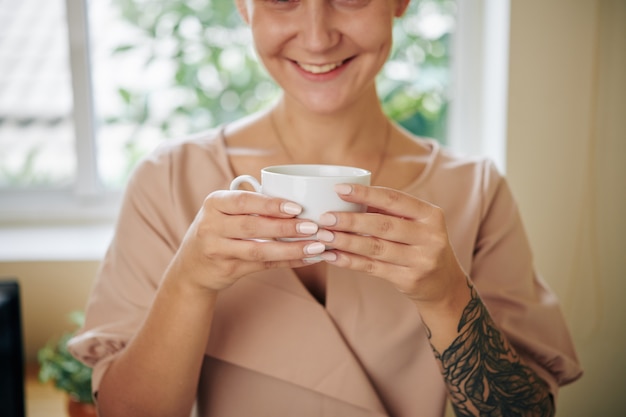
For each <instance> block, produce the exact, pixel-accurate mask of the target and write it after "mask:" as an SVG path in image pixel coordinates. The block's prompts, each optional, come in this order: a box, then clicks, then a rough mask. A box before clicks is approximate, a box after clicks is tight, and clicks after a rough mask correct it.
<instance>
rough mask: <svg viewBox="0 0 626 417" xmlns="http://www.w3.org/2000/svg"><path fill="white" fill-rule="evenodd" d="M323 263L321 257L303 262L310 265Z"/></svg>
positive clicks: (303, 260) (306, 259)
mask: <svg viewBox="0 0 626 417" xmlns="http://www.w3.org/2000/svg"><path fill="white" fill-rule="evenodd" d="M322 261H323V259H322V257H321V256H314V257H312V258H304V259H302V262H304V263H305V264H309V265H311V264H316V263H319V262H322Z"/></svg>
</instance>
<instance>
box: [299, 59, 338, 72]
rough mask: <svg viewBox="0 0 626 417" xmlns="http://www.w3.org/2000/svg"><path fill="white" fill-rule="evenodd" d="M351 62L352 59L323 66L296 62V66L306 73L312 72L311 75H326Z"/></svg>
mask: <svg viewBox="0 0 626 417" xmlns="http://www.w3.org/2000/svg"><path fill="white" fill-rule="evenodd" d="M349 60H350V59H345V60H343V61H339V62H333V63H331V64H323V65H316V64H305V63H304V62H296V64H297V65H298V66H299V67H300V68H302V69H303V70H305V71H306V72H310V73H311V74H326V73H327V72H331V71H332V70H334V69H337V68H339V67H340V66H342V65H343V64H345V63H346V62H348V61H349Z"/></svg>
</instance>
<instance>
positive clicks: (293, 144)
mask: <svg viewBox="0 0 626 417" xmlns="http://www.w3.org/2000/svg"><path fill="white" fill-rule="evenodd" d="M375 103H376V104H375V105H371V103H369V104H368V105H367V106H354V107H353V108H351V109H348V110H345V111H342V112H336V113H333V114H319V113H312V112H307V111H306V110H303V109H301V108H299V107H298V106H297V105H296V106H294V105H292V104H291V103H289V105H288V104H287V103H286V101H285V98H284V97H283V98H281V99H280V100H279V101H278V102H277V104H276V106H274V108H272V109H271V110H270V114H269V117H270V121H271V122H272V124H273V126H272V129H273V130H274V131H275V135H276V139H277V141H278V142H279V145H280V146H281V147H282V148H284V149H283V150H284V152H285V154H286V155H287V156H288V158H289V159H292V161H291V162H293V163H328V164H338V163H349V162H350V160H351V159H356V160H358V159H363V158H366V159H367V158H370V157H369V156H368V154H372V153H375V154H376V155H380V152H381V151H382V150H383V148H384V147H385V146H386V142H387V140H388V136H389V121H388V119H387V117H386V116H385V115H384V113H383V111H382V108H381V106H380V104H379V102H378V100H377V99H376V101H375ZM342 161H343V162H342ZM369 165H371V164H369Z"/></svg>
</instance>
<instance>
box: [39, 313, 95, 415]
mask: <svg viewBox="0 0 626 417" xmlns="http://www.w3.org/2000/svg"><path fill="white" fill-rule="evenodd" d="M69 318H70V321H71V322H72V323H73V324H74V325H75V326H76V328H75V329H74V330H73V331H72V332H66V333H63V334H62V335H61V336H60V337H59V338H58V339H55V340H51V341H49V342H48V343H47V344H46V346H44V347H43V348H41V349H40V350H39V352H38V354H37V359H38V361H39V365H40V369H39V381H41V382H42V383H47V382H49V381H52V382H53V383H54V385H55V386H56V388H58V389H60V390H62V391H65V392H66V393H67V396H68V415H69V416H70V417H85V416H96V409H95V405H94V403H93V398H92V396H91V368H90V367H88V366H87V365H85V364H83V363H82V362H80V361H78V360H77V359H76V358H74V357H73V356H72V355H71V354H70V352H69V351H68V350H67V341H68V340H69V339H70V338H71V337H72V336H73V334H74V332H75V331H76V330H77V329H78V328H79V327H80V326H82V324H83V321H84V314H83V312H82V311H75V312H73V313H71V314H70V316H69Z"/></svg>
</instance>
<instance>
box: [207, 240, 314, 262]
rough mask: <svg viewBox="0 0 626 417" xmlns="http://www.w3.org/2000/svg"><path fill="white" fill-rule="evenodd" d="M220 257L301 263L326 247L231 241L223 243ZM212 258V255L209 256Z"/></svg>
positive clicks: (280, 242)
mask: <svg viewBox="0 0 626 417" xmlns="http://www.w3.org/2000/svg"><path fill="white" fill-rule="evenodd" d="M216 246H221V247H220V248H217V247H216V249H217V250H219V255H217V256H219V257H225V258H230V259H238V260H242V261H248V262H261V263H265V262H281V261H301V260H302V259H303V258H308V257H313V256H317V255H319V254H321V253H322V252H324V251H325V250H326V246H325V245H324V244H323V243H321V242H318V241H316V240H304V241H294V242H283V241H275V240H230V241H229V242H223V243H222V244H221V245H216ZM209 256H211V254H209Z"/></svg>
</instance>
